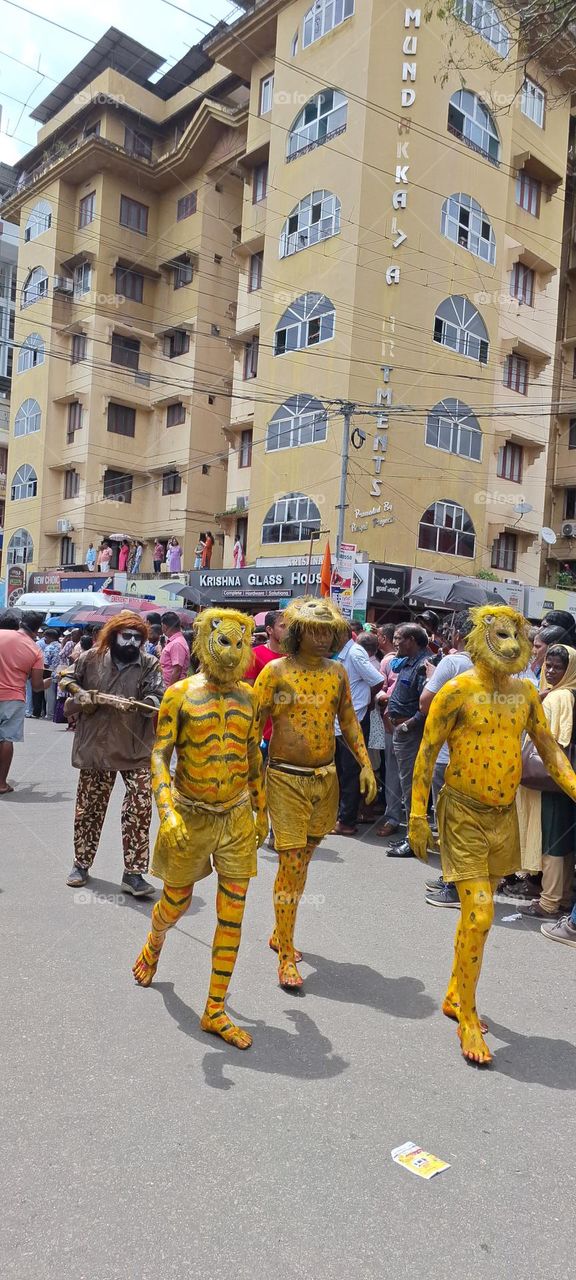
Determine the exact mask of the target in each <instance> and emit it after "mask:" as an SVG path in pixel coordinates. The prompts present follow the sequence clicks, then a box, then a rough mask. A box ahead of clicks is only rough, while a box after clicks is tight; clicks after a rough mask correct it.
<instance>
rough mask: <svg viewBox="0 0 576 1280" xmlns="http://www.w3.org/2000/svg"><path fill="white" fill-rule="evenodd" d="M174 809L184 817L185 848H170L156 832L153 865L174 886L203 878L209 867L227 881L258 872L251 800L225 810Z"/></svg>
mask: <svg viewBox="0 0 576 1280" xmlns="http://www.w3.org/2000/svg"><path fill="white" fill-rule="evenodd" d="M174 808H175V810H176V812H177V813H179V814H180V816H181V817H182V818H183V819H184V822H185V824H186V834H187V836H188V840H189V847H188V848H187V849H172V848H171V847H170V846H168V845H166V844H165V843H164V841H163V840H162V838H161V833H160V832H158V835H157V837H156V844H155V846H154V854H153V857H152V866H151V868H150V870H151V872H152V875H153V876H159V877H160V879H161V880H164V882H165V883H166V884H170V885H174V888H175V889H178V888H181V887H183V886H184V885H189V884H196V881H197V880H204V879H205V877H206V876H209V875H210V874H211V872H212V869H214V870H215V871H217V872H218V875H219V876H223V877H224V878H225V879H227V880H249V879H251V878H252V876H255V875H257V871H258V865H257V845H256V827H255V826H254V815H253V812H252V805H251V804H250V800H249V799H246V800H243V801H242V803H241V804H239V805H236V806H235V808H234V809H229V810H228V811H227V812H226V813H214V812H212V813H211V812H210V811H209V810H207V809H201V808H195V807H194V806H193V805H189V804H186V805H184V804H179V803H178V800H177V799H174Z"/></svg>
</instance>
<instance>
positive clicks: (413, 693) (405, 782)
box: [384, 622, 432, 858]
mask: <svg viewBox="0 0 576 1280" xmlns="http://www.w3.org/2000/svg"><path fill="white" fill-rule="evenodd" d="M394 640H395V642H397V647H396V652H397V654H398V657H399V658H404V659H405V662H404V664H403V666H402V668H401V670H400V671H399V672H398V679H397V681H396V684H395V685H394V688H393V690H392V693H391V695H390V700H389V702H388V710H387V713H386V717H385V722H384V723H385V724H386V722H387V725H388V726H389V727H390V728H391V729H392V745H393V748H394V755H395V756H396V763H397V765H398V773H399V776H400V787H401V790H402V799H403V801H404V808H405V810H406V815H407V816H408V815H409V814H410V806H411V802H412V774H413V771H414V763H415V760H416V756H417V755H418V751H419V748H420V743H421V741H422V734H423V732H424V720H425V717H424V716H423V715H422V712H421V711H420V706H419V703H420V694H421V693H422V690H423V688H424V685H425V683H426V665H425V664H426V662H427V661H429V660H430V659H431V658H432V652H431V650H430V649H429V648H428V636H427V635H426V632H425V630H424V627H419V626H417V625H416V623H415V622H406V623H404V624H403V625H402V626H400V627H398V628H397V630H396V633H395V636H394ZM413 856H414V855H413V853H412V850H411V848H410V845H409V844H408V841H407V840H404V841H403V842H402V844H399V845H395V846H394V847H393V848H392V849H389V850H388V857H389V858H412V857H413Z"/></svg>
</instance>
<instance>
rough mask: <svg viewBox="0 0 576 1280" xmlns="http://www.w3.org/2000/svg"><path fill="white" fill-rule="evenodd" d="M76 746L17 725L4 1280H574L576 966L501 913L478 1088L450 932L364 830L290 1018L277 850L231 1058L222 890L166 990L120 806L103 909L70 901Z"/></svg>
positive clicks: (336, 867) (325, 896) (242, 977)
mask: <svg viewBox="0 0 576 1280" xmlns="http://www.w3.org/2000/svg"><path fill="white" fill-rule="evenodd" d="M70 739H71V734H69V733H66V732H65V731H63V730H62V729H61V728H57V727H56V726H53V725H51V724H46V723H35V722H30V721H27V723H26V743H25V744H24V746H20V747H17V748H16V756H15V764H14V767H13V770H12V781H13V782H15V783H16V784H17V787H18V790H17V791H16V792H15V794H14V796H12V797H10V798H8V799H4V800H2V801H1V802H0V803H1V809H0V832H1V850H2V870H1V877H0V887H1V890H2V892H1V894H0V912H1V913H2V931H1V936H2V940H3V946H2V952H3V961H2V964H3V971H4V979H5V982H4V997H3V1003H4V1026H3V1034H2V1042H1V1043H2V1049H1V1053H2V1059H3V1061H2V1064H1V1073H2V1081H3V1113H4V1114H3V1117H2V1140H3V1141H2V1147H3V1167H4V1179H3V1194H2V1215H1V1223H0V1236H1V1240H0V1258H1V1264H0V1266H1V1271H2V1276H3V1280H44V1277H46V1278H48V1277H50V1278H51V1280H53V1278H54V1277H55V1276H56V1277H58V1280H116V1278H118V1280H157V1278H158V1277H161V1280H171V1278H172V1277H184V1276H185V1277H201V1278H202V1280H220V1277H227V1276H230V1277H232V1276H233V1277H235V1278H236V1277H237V1278H238V1280H244V1278H245V1277H246V1278H248V1277H250V1280H252V1277H254V1276H259V1277H263V1280H268V1278H269V1277H270V1278H271V1280H272V1277H277V1276H278V1277H282V1280H372V1278H374V1280H376V1278H378V1280H380V1278H381V1277H388V1276H389V1277H394V1278H396V1277H399V1278H401V1277H405V1276H406V1277H408V1276H411V1277H412V1276H416V1275H425V1276H427V1277H432V1280H436V1278H437V1280H449V1277H450V1276H451V1275H452V1274H456V1272H457V1269H458V1273H459V1274H461V1275H468V1276H470V1275H476V1274H479V1275H486V1276H487V1275H490V1276H491V1277H495V1278H496V1280H509V1278H511V1277H522V1278H523V1280H524V1277H526V1278H527V1277H533V1276H537V1275H539V1274H542V1275H545V1276H546V1277H547V1280H550V1278H551V1277H559V1278H560V1277H565V1275H566V1274H567V1272H568V1268H569V1266H570V1265H571V1261H572V1258H573V1238H572V1235H573V1222H574V1200H575V1191H576V1187H575V1180H576V1179H575V1169H576V1165H575V1162H574V1114H573V1111H572V1107H573V1101H574V1090H575V1089H576V1047H575V1040H576V1035H575V1033H576V1013H575V1004H574V982H575V976H576V952H574V951H573V950H571V949H570V948H568V947H560V946H553V945H552V944H550V943H548V942H546V941H545V940H544V939H543V938H542V937H541V936H540V933H539V929H538V927H537V925H536V924H535V923H532V922H528V923H526V922H524V921H516V922H515V923H511V924H502V923H501V922H500V921H501V917H502V915H509V914H511V913H512V912H513V910H514V907H513V906H507V907H504V906H498V908H497V915H498V923H497V925H496V926H495V928H494V931H493V934H492V936H491V939H490V942H489V949H488V953H487V962H486V966H485V970H484V976H483V980H482V986H481V997H480V1009H481V1010H482V1012H484V1013H486V1014H487V1015H488V1016H489V1020H490V1024H491V1027H492V1033H493V1034H492V1037H491V1041H490V1043H491V1044H492V1045H493V1046H494V1048H495V1051H496V1055H495V1063H494V1067H493V1069H492V1070H491V1071H490V1072H484V1073H479V1072H478V1071H476V1070H475V1069H474V1068H471V1067H468V1066H466V1065H465V1063H464V1062H463V1060H462V1059H461V1057H460V1055H459V1052H458V1047H457V1040H456V1034H455V1030H454V1028H453V1026H452V1024H450V1023H448V1022H447V1020H446V1019H445V1018H443V1017H442V1016H441V1014H440V1013H439V1001H440V999H441V996H442V994H443V988H444V985H445V982H446V978H447V975H448V971H449V966H450V959H451V941H452V934H453V931H454V928H455V924H456V919H457V916H456V912H455V911H440V910H433V909H431V908H430V907H426V906H425V904H424V896H423V884H424V880H425V879H426V878H427V872H426V870H425V869H424V868H423V867H421V866H419V865H416V864H414V863H413V862H403V861H400V862H398V861H392V860H387V859H386V857H385V853H384V850H383V845H382V842H374V843H373V842H372V841H371V838H370V834H369V833H367V834H366V836H365V837H364V838H362V839H359V840H350V841H345V840H343V839H335V838H329V839H328V840H327V841H326V842H325V846H324V847H323V848H322V849H321V851H320V852H319V854H318V855H317V856H316V858H315V861H314V863H313V868H312V871H311V874H310V877H309V886H308V897H307V901H306V903H305V904H304V905H303V907H302V908H301V912H300V920H299V928H298V934H297V941H298V942H299V944H300V946H301V947H302V948H303V950H304V951H305V955H306V962H305V963H304V965H303V967H302V972H303V974H304V975H305V976H306V978H307V981H306V988H305V995H304V996H302V997H291V996H289V995H287V994H285V993H284V992H283V991H281V990H280V989H279V987H278V986H277V985H276V970H275V961H274V957H273V956H272V953H271V952H270V951H269V950H268V947H267V945H266V943H267V937H268V932H269V928H270V922H271V907H270V899H271V890H272V880H273V876H274V870H275V860H274V855H273V854H271V853H268V852H267V851H265V852H263V853H262V855H261V862H260V873H259V876H258V880H257V881H256V883H255V884H254V886H253V887H252V890H251V893H250V897H249V902H248V908H247V912H246V924H245V929H244V938H243V945H242V949H241V952H240V960H239V964H238V968H237V971H236V975H235V976H234V979H233V983H232V988H231V1001H230V1006H231V1009H232V1010H233V1012H234V1013H235V1014H236V1015H237V1017H238V1019H239V1020H240V1022H241V1023H243V1024H244V1025H246V1026H247V1027H248V1029H249V1030H250V1031H252V1032H253V1034H254V1046H253V1048H252V1049H251V1050H250V1051H248V1052H247V1053H240V1052H238V1051H237V1050H235V1049H234V1048H232V1047H228V1046H225V1045H224V1044H223V1043H222V1042H220V1041H215V1040H214V1041H213V1040H211V1039H209V1038H208V1037H207V1036H206V1035H204V1034H203V1033H202V1032H200V1030H199V1028H198V1016H199V1013H200V1012H201V1011H202V1008H203V1005H204V1000H205V996H206V991H207V984H208V975H209V967H210V942H211V937H212V932H213V926H214V907H213V899H214V892H215V882H214V880H211V881H204V882H203V883H202V884H201V885H200V887H199V892H198V895H197V896H196V898H195V900H194V903H193V908H192V910H191V912H190V914H189V915H188V916H187V917H186V918H185V920H184V921H183V922H182V923H181V925H180V926H179V927H178V928H177V929H176V930H174V931H173V933H172V934H171V936H170V937H169V939H168V942H167V945H166V948H165V951H164V953H163V957H162V960H161V963H160V968H159V971H158V977H157V980H156V981H155V983H154V986H153V987H152V988H151V989H150V990H142V989H139V988H138V987H136V986H135V984H134V982H133V979H132V975H131V972H130V968H131V965H132V963H133V961H134V958H135V956H136V954H137V952H138V950H139V949H140V946H141V944H142V942H143V941H144V938H145V934H146V930H147V923H148V916H149V911H150V905H149V904H146V903H144V904H142V903H140V904H137V903H134V902H133V901H132V900H126V899H123V898H122V897H121V896H120V894H119V890H118V882H119V879H120V876H121V871H122V866H121V859H120V856H119V841H118V826H117V817H118V809H119V800H120V791H118V792H117V793H116V794H115V797H114V804H113V808H112V810H111V813H110V815H109V818H108V820H107V824H106V827H105V832H104V838H103V843H102V846H101V849H100V853H99V855H98V860H97V863H96V865H95V868H94V871H95V877H94V878H93V879H92V880H91V882H90V889H89V891H88V890H83V891H82V892H76V893H75V892H74V891H73V890H72V889H69V888H67V887H66V884H65V878H66V873H67V871H68V869H69V867H70V865H71V861H72V856H71V851H72V845H71V834H72V811H73V795H74V789H75V783H76V775H75V773H74V772H73V771H72V770H71V768H70V766H69V754H70ZM409 1139H411V1140H413V1141H415V1142H417V1143H419V1144H421V1145H422V1146H424V1147H425V1148H426V1149H427V1150H429V1151H431V1152H433V1153H434V1154H435V1155H438V1156H440V1157H442V1158H443V1159H445V1160H447V1161H449V1162H450V1165H451V1168H450V1169H449V1170H448V1171H447V1172H445V1173H442V1174H441V1175H439V1176H438V1177H437V1178H435V1179H434V1180H433V1181H432V1182H428V1183H426V1182H423V1181H421V1180H420V1179H418V1178H416V1177H414V1176H413V1175H412V1174H410V1173H409V1172H408V1171H406V1170H404V1169H402V1168H400V1167H399V1166H397V1165H395V1164H394V1163H393V1162H392V1160H391V1157H390V1151H391V1148H392V1147H395V1146H397V1145H399V1144H400V1143H402V1142H404V1141H406V1140H409Z"/></svg>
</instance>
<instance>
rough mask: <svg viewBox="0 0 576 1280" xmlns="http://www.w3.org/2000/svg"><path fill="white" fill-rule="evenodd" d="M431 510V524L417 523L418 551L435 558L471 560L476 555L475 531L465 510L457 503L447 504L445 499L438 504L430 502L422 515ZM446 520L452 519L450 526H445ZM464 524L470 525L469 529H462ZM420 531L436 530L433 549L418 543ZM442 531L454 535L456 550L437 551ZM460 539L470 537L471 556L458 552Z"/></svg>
mask: <svg viewBox="0 0 576 1280" xmlns="http://www.w3.org/2000/svg"><path fill="white" fill-rule="evenodd" d="M432 509H433V511H434V520H433V521H432V522H431V523H428V522H426V523H424V520H423V519H421V520H420V521H419V523H418V547H419V548H420V550H421V551H430V552H431V554H432V555H437V556H463V558H464V559H465V560H473V559H474V556H475V554H476V530H475V528H474V525H473V523H472V521H471V519H470V516H469V515H468V512H467V511H466V510H465V508H464V507H461V506H460V505H459V503H457V502H448V501H446V500H445V499H442V500H441V501H440V502H432V503H431V504H430V506H429V507H427V508H426V511H425V512H424V515H427V513H428V511H430V510H432ZM447 518H450V519H452V521H453V523H452V524H450V525H447V524H446V520H447ZM466 522H468V523H469V524H470V528H469V529H466V528H464V525H465V523H466ZM421 529H435V530H436V546H435V547H427V546H423V545H422V543H421V542H420V530H421ZM444 530H448V532H449V533H455V534H456V550H455V551H439V550H438V543H439V535H440V533H442V532H443V531H444ZM461 537H467V538H470V537H471V538H472V539H473V543H472V554H471V555H468V553H467V552H462V551H460V550H459V544H460V538H461Z"/></svg>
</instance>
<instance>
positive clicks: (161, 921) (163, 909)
mask: <svg viewBox="0 0 576 1280" xmlns="http://www.w3.org/2000/svg"><path fill="white" fill-rule="evenodd" d="M193 888H194V885H193V884H190V885H186V887H185V888H184V889H175V888H173V887H172V886H171V885H169V884H165V885H164V889H163V892H162V897H161V898H160V900H159V901H158V902H156V903H155V904H154V909H153V911H152V922H151V928H150V933H149V934H148V937H147V939H146V942H145V943H144V946H143V947H142V950H141V952H140V955H139V956H138V959H137V961H136V964H135V965H134V967H133V969H132V973H133V974H134V977H135V979H136V981H137V982H138V983H139V984H140V986H141V987H149V986H150V983H151V982H152V979H153V977H154V974H155V973H156V970H157V968H158V960H159V959H160V952H161V950H162V947H163V946H164V942H165V940H166V934H167V932H168V930H169V929H171V928H172V927H173V925H175V924H176V922H177V921H178V920H179V919H180V917H181V916H183V915H184V913H185V912H186V911H187V910H188V907H189V906H190V903H191V901H192V890H193Z"/></svg>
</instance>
